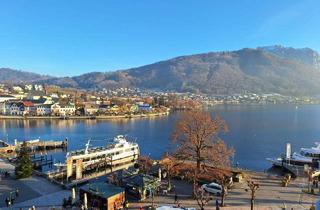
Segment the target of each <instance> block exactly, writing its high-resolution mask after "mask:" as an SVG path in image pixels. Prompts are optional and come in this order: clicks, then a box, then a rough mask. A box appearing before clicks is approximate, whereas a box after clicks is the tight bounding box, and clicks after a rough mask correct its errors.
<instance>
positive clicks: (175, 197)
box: [174, 193, 178, 203]
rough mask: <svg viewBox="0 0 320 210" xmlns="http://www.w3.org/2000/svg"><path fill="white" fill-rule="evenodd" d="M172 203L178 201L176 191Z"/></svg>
mask: <svg viewBox="0 0 320 210" xmlns="http://www.w3.org/2000/svg"><path fill="white" fill-rule="evenodd" d="M174 203H178V194H177V193H175V194H174Z"/></svg>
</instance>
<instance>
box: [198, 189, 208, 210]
mask: <svg viewBox="0 0 320 210" xmlns="http://www.w3.org/2000/svg"><path fill="white" fill-rule="evenodd" d="M195 198H196V200H197V203H198V206H199V207H200V209H201V210H204V207H205V206H206V205H208V203H209V201H210V200H212V198H211V196H210V194H209V193H207V192H206V191H204V190H202V189H201V188H200V187H197V189H196V191H195Z"/></svg>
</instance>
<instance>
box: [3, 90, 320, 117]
mask: <svg viewBox="0 0 320 210" xmlns="http://www.w3.org/2000/svg"><path fill="white" fill-rule="evenodd" d="M319 102H320V100H319V99H318V98H316V97H293V96H283V95H280V94H277V93H269V94H255V93H246V94H236V95H231V96H225V95H214V96H208V95H206V94H195V93H177V92H163V91H150V90H139V89H138V88H115V89H112V90H111V89H108V90H107V89H102V90H96V91H84V90H83V91H81V90H75V89H67V88H60V87H58V86H48V85H42V84H24V85H12V84H0V116H8V117H10V116H24V117H35V116H42V117H49V116H51V117H72V116H74V117H80V116H85V117H97V116H100V117H103V116H126V117H132V116H135V115H141V114H151V115H152V114H166V113H168V112H169V110H170V109H189V108H192V107H200V106H214V105H218V104H269V103H271V104H276V103H280V104H282V103H290V104H318V103H319Z"/></svg>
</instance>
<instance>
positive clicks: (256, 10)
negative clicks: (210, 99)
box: [0, 0, 320, 76]
mask: <svg viewBox="0 0 320 210" xmlns="http://www.w3.org/2000/svg"><path fill="white" fill-rule="evenodd" d="M0 5H1V6H0V9H1V10H0V67H10V68H15V69H20V70H27V71H33V72H37V73H42V74H50V75H56V76H66V75H79V74H82V73H85V72H90V71H109V70H118V69H125V68H130V67H135V66H140V65H145V64H150V63H153V62H156V61H160V60H164V59H168V58H172V57H175V56H180V55H186V54H195V53H203V52H209V51H220V50H234V49H240V48H243V47H256V46H263V45H274V44H281V45H285V46H293V47H310V48H313V49H316V50H318V51H319V50H320V27H319V26H320V1H318V0H303V1H302V0H297V1H295V0H281V1H280V0H265V1H263V0H251V1H244V0H241V1H240V0H239V1H238V0H233V1H226V0H220V1H218V0H207V1H202V0H193V1H191V0H127V1H122V0H112V1H110V0H86V1H85V0H1V3H0Z"/></svg>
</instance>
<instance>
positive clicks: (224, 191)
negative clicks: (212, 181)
mask: <svg viewBox="0 0 320 210" xmlns="http://www.w3.org/2000/svg"><path fill="white" fill-rule="evenodd" d="M225 199H226V190H225V186H222V192H221V204H220V206H221V207H223V206H224V205H225V204H224V201H225Z"/></svg>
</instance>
